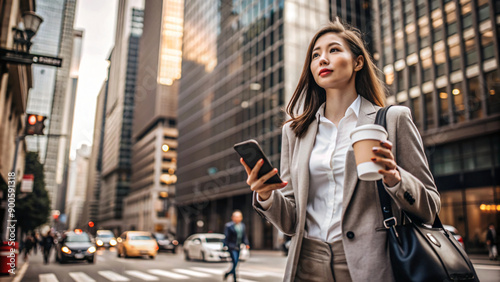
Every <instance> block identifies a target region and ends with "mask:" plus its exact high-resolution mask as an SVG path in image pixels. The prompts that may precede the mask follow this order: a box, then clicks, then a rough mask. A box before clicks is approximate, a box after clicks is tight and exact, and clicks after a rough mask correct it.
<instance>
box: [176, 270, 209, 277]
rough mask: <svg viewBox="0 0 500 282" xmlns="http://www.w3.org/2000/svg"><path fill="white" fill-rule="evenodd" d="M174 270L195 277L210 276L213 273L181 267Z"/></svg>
mask: <svg viewBox="0 0 500 282" xmlns="http://www.w3.org/2000/svg"><path fill="white" fill-rule="evenodd" d="M174 271H175V272H179V273H182V274H186V275H190V276H194V277H210V276H211V275H208V274H206V273H201V272H197V271H192V270H189V269H179V268H177V269H174Z"/></svg>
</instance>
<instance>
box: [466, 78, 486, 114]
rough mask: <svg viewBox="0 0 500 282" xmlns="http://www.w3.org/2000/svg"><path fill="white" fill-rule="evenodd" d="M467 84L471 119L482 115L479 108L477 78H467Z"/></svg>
mask: <svg viewBox="0 0 500 282" xmlns="http://www.w3.org/2000/svg"><path fill="white" fill-rule="evenodd" d="M468 84H469V107H470V109H469V110H470V117H471V119H477V118H482V117H484V113H483V111H482V108H481V89H480V87H479V79H478V78H477V77H473V78H470V79H468Z"/></svg>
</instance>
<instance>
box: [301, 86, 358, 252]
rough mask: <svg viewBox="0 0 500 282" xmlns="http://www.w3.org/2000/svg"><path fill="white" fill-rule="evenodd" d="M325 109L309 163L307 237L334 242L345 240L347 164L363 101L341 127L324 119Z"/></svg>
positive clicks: (319, 116)
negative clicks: (353, 131)
mask: <svg viewBox="0 0 500 282" xmlns="http://www.w3.org/2000/svg"><path fill="white" fill-rule="evenodd" d="M325 105H326V104H323V105H322V106H321V107H320V108H319V109H318V112H317V113H316V119H317V120H318V132H317V133H316V140H315V142H314V147H313V150H312V152H311V158H310V159H309V196H308V199H307V215H306V219H307V221H306V230H307V235H306V236H307V237H308V238H315V239H319V240H321V241H323V242H334V241H337V240H340V239H342V228H341V216H342V198H343V196H344V172H345V161H346V154H347V150H348V149H349V147H350V146H351V140H350V137H349V136H350V134H351V131H352V130H353V129H354V128H355V127H356V123H357V122H358V115H359V108H360V105H361V98H360V96H359V95H358V98H356V100H354V102H353V103H352V104H351V105H350V106H349V108H347V110H346V112H345V114H344V117H343V118H342V119H341V120H340V122H339V124H338V127H337V126H335V124H333V122H331V121H330V120H328V119H327V118H326V117H325V115H324V112H325Z"/></svg>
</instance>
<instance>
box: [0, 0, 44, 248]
mask: <svg viewBox="0 0 500 282" xmlns="http://www.w3.org/2000/svg"><path fill="white" fill-rule="evenodd" d="M35 7H36V4H35V1H32V0H23V1H2V10H0V48H2V49H10V50H12V49H13V48H14V31H13V30H12V28H14V27H18V24H19V23H20V22H21V21H22V20H21V18H22V15H23V13H24V12H28V11H32V12H34V11H35ZM32 85H33V75H32V68H31V66H30V65H28V66H27V65H20V64H10V63H9V64H8V63H6V62H4V61H0V160H1V162H0V187H1V191H0V193H2V199H3V200H2V201H0V203H1V206H0V219H1V220H2V223H1V225H0V226H2V231H1V232H0V233H1V234H2V238H1V240H3V241H5V240H6V238H7V237H5V236H4V235H5V234H6V228H5V225H4V224H6V219H5V216H6V215H7V214H8V213H7V212H6V211H7V204H8V203H7V193H6V192H7V187H8V185H7V184H8V182H9V181H12V180H15V181H17V183H19V182H20V181H21V179H22V175H23V174H24V158H25V155H26V145H25V142H24V141H23V140H22V139H18V136H21V135H24V128H25V120H26V108H27V103H28V98H29V95H28V93H29V90H30V88H31V87H32ZM17 140H19V142H20V143H19V145H20V146H19V147H18V148H19V149H18V150H17V151H16V141H17ZM14 159H16V160H17V163H16V166H15V167H13V165H14ZM12 173H14V174H15V176H13V175H12Z"/></svg>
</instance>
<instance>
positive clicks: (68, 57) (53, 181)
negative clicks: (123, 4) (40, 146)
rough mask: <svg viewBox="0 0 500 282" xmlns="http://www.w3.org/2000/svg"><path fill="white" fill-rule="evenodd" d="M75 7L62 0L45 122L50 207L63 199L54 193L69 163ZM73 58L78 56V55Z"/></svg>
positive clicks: (56, 206) (70, 0)
mask: <svg viewBox="0 0 500 282" xmlns="http://www.w3.org/2000/svg"><path fill="white" fill-rule="evenodd" d="M75 11H76V0H66V1H64V4H63V14H62V24H61V35H60V36H61V39H60V40H61V41H60V45H59V50H58V57H60V58H62V60H63V61H62V66H61V67H60V68H58V70H57V73H56V80H55V85H54V91H53V97H52V104H51V105H50V106H51V113H50V117H49V121H50V122H49V124H48V126H47V127H48V134H49V135H51V136H50V137H49V138H48V139H47V151H46V154H45V161H44V170H45V182H46V189H47V192H48V193H49V198H50V199H51V208H52V209H53V210H59V209H61V208H63V206H64V202H65V198H62V197H60V196H58V194H59V193H60V192H59V191H60V190H61V189H62V187H64V186H65V185H66V184H65V183H64V182H63V181H64V179H63V176H64V171H65V169H66V168H67V167H68V163H69V154H68V152H69V147H70V135H71V127H72V124H73V111H74V100H75V95H76V92H72V91H70V90H71V87H70V83H71V81H72V80H71V79H70V69H71V65H72V59H73V41H74V39H75V31H74V29H73V24H74V22H75ZM80 39H81V38H80ZM77 59H78V60H79V58H77ZM78 65H79V63H78ZM68 88H70V89H68ZM68 90H69V92H68ZM70 107H72V108H70ZM70 113H71V114H70ZM68 129H70V131H68Z"/></svg>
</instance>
